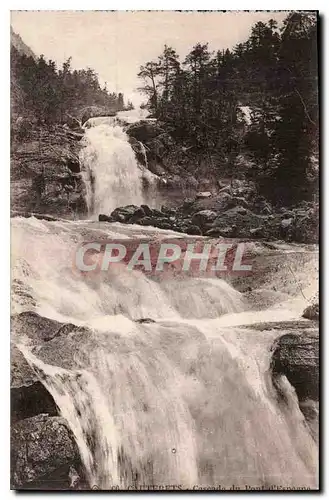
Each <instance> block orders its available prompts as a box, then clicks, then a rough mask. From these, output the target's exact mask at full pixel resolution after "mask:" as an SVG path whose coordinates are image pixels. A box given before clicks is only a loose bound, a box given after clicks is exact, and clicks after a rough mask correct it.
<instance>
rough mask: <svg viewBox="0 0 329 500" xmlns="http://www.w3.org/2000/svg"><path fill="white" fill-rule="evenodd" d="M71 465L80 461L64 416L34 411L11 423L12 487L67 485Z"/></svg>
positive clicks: (50, 487)
mask: <svg viewBox="0 0 329 500" xmlns="http://www.w3.org/2000/svg"><path fill="white" fill-rule="evenodd" d="M72 468H74V469H75V470H81V462H80V458H79V451H78V447H77V445H76V443H75V441H74V438H73V435H72V433H71V431H70V429H69V428H68V426H67V424H66V421H65V419H63V418H61V417H58V416H53V417H50V416H48V415H37V416H34V417H31V418H25V419H24V420H21V421H19V422H16V423H15V424H13V425H12V428H11V480H12V484H11V486H12V488H14V489H31V488H36V489H70V487H71V478H70V469H72Z"/></svg>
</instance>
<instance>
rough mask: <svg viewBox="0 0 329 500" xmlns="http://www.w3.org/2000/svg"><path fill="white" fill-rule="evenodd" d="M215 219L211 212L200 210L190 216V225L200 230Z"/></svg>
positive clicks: (214, 214)
mask: <svg viewBox="0 0 329 500" xmlns="http://www.w3.org/2000/svg"><path fill="white" fill-rule="evenodd" d="M216 217H217V213H216V212H214V211H213V210H200V212H196V213H195V214H194V215H193V216H192V224H195V225H196V226H199V227H200V228H201V229H202V230H204V229H205V228H207V227H208V226H209V225H210V224H211V223H212V222H213V221H214V220H215V219H216Z"/></svg>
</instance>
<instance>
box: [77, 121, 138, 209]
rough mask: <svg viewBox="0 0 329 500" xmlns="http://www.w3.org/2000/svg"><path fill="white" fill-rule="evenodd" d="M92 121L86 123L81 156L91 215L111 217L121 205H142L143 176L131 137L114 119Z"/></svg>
mask: <svg viewBox="0 0 329 500" xmlns="http://www.w3.org/2000/svg"><path fill="white" fill-rule="evenodd" d="M105 118H107V119H106V120H105ZM91 120H92V121H89V120H88V122H87V124H85V128H86V132H85V137H84V138H83V146H84V147H83V149H82V151H81V154H80V161H81V164H82V166H83V171H84V179H85V184H86V191H87V205H88V209H89V212H90V214H91V215H98V214H99V213H103V214H107V215H109V214H110V213H111V212H112V211H113V210H114V209H115V208H117V207H120V206H124V205H130V204H133V205H141V204H142V203H143V201H144V198H143V175H142V170H141V169H140V167H139V165H138V162H137V160H136V158H135V154H134V152H133V150H132V148H131V146H130V144H129V142H128V136H127V135H126V133H125V132H124V130H123V128H122V127H120V126H119V125H116V122H115V117H99V118H93V119H91Z"/></svg>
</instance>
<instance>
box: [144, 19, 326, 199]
mask: <svg viewBox="0 0 329 500" xmlns="http://www.w3.org/2000/svg"><path fill="white" fill-rule="evenodd" d="M317 71H318V68H317V18H316V14H314V13H307V12H304V13H301V12H293V13H290V14H289V15H288V16H287V18H286V19H285V21H284V23H283V26H282V27H280V28H279V27H278V24H277V23H276V21H274V20H270V21H269V22H268V23H263V22H257V23H256V24H255V25H254V26H253V28H252V30H251V34H250V36H249V38H248V40H246V41H245V42H244V43H239V44H238V45H237V46H236V47H235V48H234V49H233V50H229V49H227V50H224V51H223V50H219V51H217V52H216V53H212V52H210V50H209V47H208V44H201V43H198V44H196V45H195V46H194V47H193V49H192V50H191V52H190V53H189V54H188V55H187V56H186V58H185V60H184V61H180V59H179V56H178V54H177V53H176V51H175V50H174V49H173V48H172V47H168V46H165V48H164V51H163V53H162V54H161V55H160V56H159V58H158V59H157V60H156V61H149V62H147V63H146V64H145V65H144V66H142V67H141V68H140V72H139V75H138V76H139V77H140V79H141V81H142V86H141V88H140V91H141V92H143V93H144V94H146V96H147V98H148V104H147V105H148V107H149V109H150V111H151V112H152V113H153V115H154V116H156V117H157V118H158V119H159V120H161V122H162V126H163V127H165V128H166V130H167V131H168V132H169V133H170V134H171V136H172V137H174V138H175V139H176V141H177V142H178V143H179V144H182V145H184V147H186V148H188V149H191V150H192V151H195V152H197V154H200V155H201V154H204V153H205V152H206V153H207V154H208V155H209V157H215V158H217V168H218V170H219V173H220V171H221V168H222V164H223V162H226V165H229V168H230V170H231V173H232V174H234V175H235V176H236V177H239V176H241V175H246V176H248V177H249V178H252V179H254V180H255V181H256V183H257V185H258V188H259V191H260V192H261V193H262V194H263V195H265V196H266V198H268V199H270V200H271V201H272V202H274V203H278V204H284V205H289V204H294V203H298V202H299V201H301V200H310V199H313V198H314V193H316V191H317V177H318V172H317V163H318V134H319V129H318V82H317V76H318V75H317ZM244 107H248V111H249V110H250V116H249V117H247V116H246V113H245V112H244ZM241 156H242V157H243V158H244V160H245V161H244V162H242V164H241Z"/></svg>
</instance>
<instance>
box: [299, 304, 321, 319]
mask: <svg viewBox="0 0 329 500" xmlns="http://www.w3.org/2000/svg"><path fill="white" fill-rule="evenodd" d="M319 315H320V310H319V304H311V305H309V306H307V307H306V309H305V310H304V312H303V314H302V317H303V318H306V319H312V320H315V321H319Z"/></svg>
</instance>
